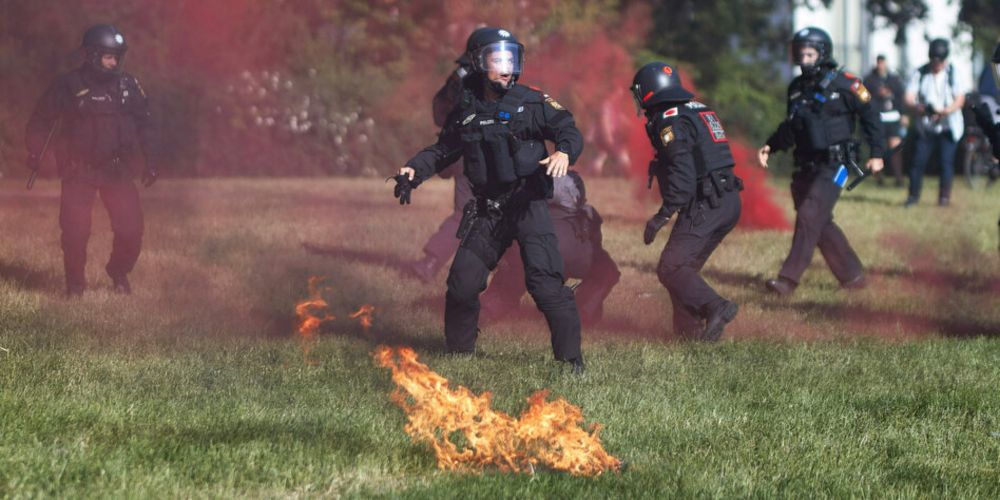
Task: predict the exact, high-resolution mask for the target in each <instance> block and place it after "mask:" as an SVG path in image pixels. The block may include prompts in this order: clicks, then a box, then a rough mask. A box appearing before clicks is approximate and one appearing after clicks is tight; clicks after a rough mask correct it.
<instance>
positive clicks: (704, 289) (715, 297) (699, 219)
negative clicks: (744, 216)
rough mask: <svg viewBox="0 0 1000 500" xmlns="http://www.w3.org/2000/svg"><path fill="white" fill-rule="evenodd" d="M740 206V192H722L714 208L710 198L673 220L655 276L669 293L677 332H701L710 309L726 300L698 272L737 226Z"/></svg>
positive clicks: (689, 333) (680, 333) (690, 333)
mask: <svg viewBox="0 0 1000 500" xmlns="http://www.w3.org/2000/svg"><path fill="white" fill-rule="evenodd" d="M740 208H741V207H740V196H739V192H738V191H728V192H723V195H722V196H721V197H720V198H719V204H718V206H717V207H715V208H712V207H711V206H710V205H709V203H708V201H707V200H699V201H696V202H694V203H693V204H692V205H691V207H690V209H688V210H685V211H684V212H682V213H681V215H680V217H678V219H677V221H676V222H674V228H673V230H671V231H670V239H669V240H667V244H666V245H665V246H664V247H663V253H661V254H660V262H659V264H658V265H657V266H656V275H657V276H658V277H659V278H660V283H662V284H663V286H665V287H666V288H667V291H668V292H669V293H670V301H671V303H672V304H673V309H674V321H673V324H674V333H675V334H676V335H681V336H690V335H693V334H696V333H701V331H702V330H703V329H704V328H705V325H704V319H705V318H706V317H707V316H708V313H709V311H710V309H711V308H712V307H714V306H715V305H717V304H718V303H719V302H721V301H722V300H723V299H722V297H720V296H719V294H718V293H716V292H715V290H713V289H712V287H711V286H709V284H708V283H706V282H705V280H704V279H703V278H702V277H701V275H700V274H698V273H699V272H700V271H701V268H702V267H704V266H705V261H707V260H708V258H709V256H711V255H712V252H714V251H715V249H716V247H718V246H719V243H721V242H722V239H723V238H725V237H726V235H727V234H729V232H730V231H732V230H733V228H734V227H736V223H737V222H738V221H739V220H740Z"/></svg>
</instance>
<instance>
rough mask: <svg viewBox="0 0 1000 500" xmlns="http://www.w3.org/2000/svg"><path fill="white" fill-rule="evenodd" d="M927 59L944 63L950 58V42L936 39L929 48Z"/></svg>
mask: <svg viewBox="0 0 1000 500" xmlns="http://www.w3.org/2000/svg"><path fill="white" fill-rule="evenodd" d="M927 58H928V59H931V60H934V59H937V60H938V61H944V60H945V59H947V58H948V40H945V39H944V38H935V39H933V40H931V44H930V46H929V47H927Z"/></svg>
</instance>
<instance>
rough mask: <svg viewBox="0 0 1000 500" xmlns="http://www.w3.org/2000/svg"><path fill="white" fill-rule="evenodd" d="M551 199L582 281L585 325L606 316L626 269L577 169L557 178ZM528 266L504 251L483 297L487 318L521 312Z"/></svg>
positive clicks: (571, 269)
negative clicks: (607, 242)
mask: <svg viewBox="0 0 1000 500" xmlns="http://www.w3.org/2000/svg"><path fill="white" fill-rule="evenodd" d="M554 184H555V186H554V188H555V189H554V191H555V192H554V194H553V196H552V199H551V200H549V214H550V216H551V218H552V225H553V227H554V228H555V232H556V239H558V240H559V254H560V255H561V256H562V258H563V265H564V267H565V270H564V271H565V274H566V277H568V278H576V279H579V280H580V283H579V284H578V285H577V286H576V289H575V291H574V293H575V295H576V303H577V306H578V310H579V311H580V321H581V322H582V324H583V325H584V326H589V325H594V324H595V323H597V322H599V321H600V320H601V319H602V318H603V317H604V300H605V299H607V298H608V295H610V294H611V290H612V289H613V288H614V287H615V285H616V284H618V280H619V278H621V272H620V271H619V270H618V266H617V265H616V264H615V261H614V259H612V258H611V255H610V254H608V251H607V250H605V249H604V245H603V241H604V238H603V235H602V233H601V225H602V224H603V223H604V220H603V219H602V218H601V214H600V213H598V211H597V209H595V208H594V207H593V205H591V204H590V203H588V202H587V187H586V185H585V184H584V183H583V178H581V177H580V175H579V174H577V173H576V172H573V171H570V172H569V173H568V174H567V175H565V176H563V177H559V178H557V179H555V183H554ZM523 268H524V265H523V264H522V263H521V259H520V258H519V256H518V254H517V253H516V252H510V253H508V254H507V255H504V258H503V259H502V260H501V261H500V264H499V266H498V267H497V271H496V273H494V274H493V279H492V280H491V281H490V286H489V288H488V289H487V290H486V293H484V294H483V296H482V305H483V314H482V316H484V317H485V318H486V319H487V321H489V320H495V319H499V318H502V317H505V316H507V315H508V314H510V313H512V312H514V311H516V309H517V307H518V306H519V305H520V303H521V297H522V296H523V295H524V271H523V270H522V269H523Z"/></svg>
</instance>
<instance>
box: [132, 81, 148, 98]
mask: <svg viewBox="0 0 1000 500" xmlns="http://www.w3.org/2000/svg"><path fill="white" fill-rule="evenodd" d="M132 83H135V88H136V90H138V91H139V95H141V96H142V97H146V91H145V90H143V89H142V84H140V83H139V79H138V78H136V77H134V76H133V77H132Z"/></svg>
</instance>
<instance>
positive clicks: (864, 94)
mask: <svg viewBox="0 0 1000 500" xmlns="http://www.w3.org/2000/svg"><path fill="white" fill-rule="evenodd" d="M851 92H854V95H856V96H858V99H860V100H861V102H868V101H870V100H872V94H871V92H868V89H867V88H865V84H863V83H861V80H854V83H852V84H851Z"/></svg>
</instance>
